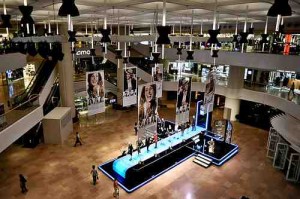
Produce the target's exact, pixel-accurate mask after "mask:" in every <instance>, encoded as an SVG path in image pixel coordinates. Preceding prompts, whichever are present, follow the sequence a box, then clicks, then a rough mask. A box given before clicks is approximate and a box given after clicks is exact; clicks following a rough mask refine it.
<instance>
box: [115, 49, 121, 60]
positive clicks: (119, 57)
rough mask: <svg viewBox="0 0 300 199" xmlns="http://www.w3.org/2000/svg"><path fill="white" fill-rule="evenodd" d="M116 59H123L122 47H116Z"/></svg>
mask: <svg viewBox="0 0 300 199" xmlns="http://www.w3.org/2000/svg"><path fill="white" fill-rule="evenodd" d="M115 52H116V59H122V50H121V49H116V50H115Z"/></svg>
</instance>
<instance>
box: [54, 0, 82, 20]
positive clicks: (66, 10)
mask: <svg viewBox="0 0 300 199" xmlns="http://www.w3.org/2000/svg"><path fill="white" fill-rule="evenodd" d="M58 15H59V16H61V17H66V16H71V17H77V16H79V10H78V8H77V6H76V5H75V0H62V5H61V7H60V8H59V11H58Z"/></svg>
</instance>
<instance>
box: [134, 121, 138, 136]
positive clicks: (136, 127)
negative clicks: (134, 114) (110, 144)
mask: <svg viewBox="0 0 300 199" xmlns="http://www.w3.org/2000/svg"><path fill="white" fill-rule="evenodd" d="M134 131H135V135H137V134H138V125H137V122H136V123H134Z"/></svg>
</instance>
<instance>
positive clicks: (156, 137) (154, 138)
mask: <svg viewBox="0 0 300 199" xmlns="http://www.w3.org/2000/svg"><path fill="white" fill-rule="evenodd" d="M153 140H154V143H155V148H157V141H158V136H157V133H156V132H155V134H154V136H153Z"/></svg>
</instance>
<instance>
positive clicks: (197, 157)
mask: <svg viewBox="0 0 300 199" xmlns="http://www.w3.org/2000/svg"><path fill="white" fill-rule="evenodd" d="M195 159H196V160H199V161H201V162H204V163H206V164H210V163H211V161H208V160H206V159H203V158H200V157H199V156H196V157H195Z"/></svg>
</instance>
